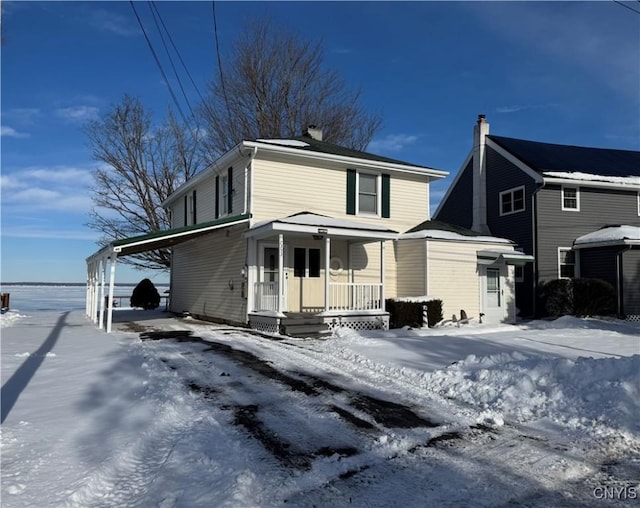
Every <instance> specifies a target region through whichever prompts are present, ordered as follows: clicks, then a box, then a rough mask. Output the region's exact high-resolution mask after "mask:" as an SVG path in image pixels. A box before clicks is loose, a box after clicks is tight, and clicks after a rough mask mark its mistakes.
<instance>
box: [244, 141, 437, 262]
mask: <svg viewBox="0 0 640 508" xmlns="http://www.w3.org/2000/svg"><path fill="white" fill-rule="evenodd" d="M253 167H254V174H253V185H254V189H255V192H254V194H253V209H252V218H253V219H254V220H255V221H256V222H258V221H262V220H273V219H277V218H282V217H286V216H289V215H292V214H294V213H299V212H301V211H308V212H312V213H318V214H322V215H328V216H330V217H334V218H337V219H347V220H351V221H357V222H362V223H365V224H376V225H381V224H384V226H385V227H388V228H389V229H392V230H395V231H398V232H403V231H407V230H408V229H410V228H412V227H413V226H415V225H416V224H418V223H420V222H422V221H424V220H426V219H427V218H429V208H428V202H427V201H428V186H429V184H428V182H427V177H426V176H422V175H413V174H396V173H390V175H391V177H390V178H391V182H390V190H391V195H390V202H391V210H392V211H391V217H390V218H386V219H383V218H380V217H377V216H372V215H364V214H363V215H356V216H353V215H347V213H346V208H345V201H346V183H345V182H346V171H347V167H346V166H345V165H340V164H334V163H331V162H324V163H323V164H322V166H321V167H320V166H306V165H300V164H295V163H293V162H292V161H291V160H290V159H288V158H285V157H281V158H278V159H275V158H273V159H269V160H265V159H261V158H260V152H258V157H257V158H256V159H255V160H254V164H253ZM390 250H392V249H390Z"/></svg>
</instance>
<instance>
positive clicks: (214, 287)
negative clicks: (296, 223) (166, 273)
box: [171, 226, 247, 323]
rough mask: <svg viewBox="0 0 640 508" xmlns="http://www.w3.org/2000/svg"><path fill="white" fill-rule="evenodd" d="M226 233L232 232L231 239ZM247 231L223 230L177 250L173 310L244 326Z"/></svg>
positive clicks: (172, 285)
mask: <svg viewBox="0 0 640 508" xmlns="http://www.w3.org/2000/svg"><path fill="white" fill-rule="evenodd" d="M226 231H229V232H230V233H229V236H227V233H226ZM245 231H246V227H241V226H237V227H232V228H229V229H226V228H225V229H221V230H218V231H215V232H213V233H211V234H208V235H204V236H202V237H199V238H197V239H195V240H192V241H189V242H185V243H183V244H180V245H176V246H175V247H174V248H173V266H172V271H173V273H172V284H171V310H172V311H173V312H177V313H181V312H184V311H187V312H190V313H191V314H193V315H196V316H203V317H207V318H211V319H219V320H224V321H229V322H236V323H244V322H245V318H246V316H245V312H246V299H245V298H243V297H242V270H243V268H244V264H245V262H246V245H247V242H246V240H245V238H244V236H243V234H244V232H245Z"/></svg>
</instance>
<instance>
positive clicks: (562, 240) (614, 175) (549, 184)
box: [434, 115, 640, 318]
mask: <svg viewBox="0 0 640 508" xmlns="http://www.w3.org/2000/svg"><path fill="white" fill-rule="evenodd" d="M434 219H436V220H441V221H445V222H449V223H453V224H458V225H460V226H463V227H467V228H470V229H472V230H474V231H478V232H480V233H483V234H490V235H493V236H498V237H502V238H508V239H510V240H513V241H514V242H516V244H517V246H518V248H519V249H521V250H523V251H524V252H525V253H526V254H530V255H533V256H534V257H535V263H533V264H529V265H526V266H524V267H522V268H518V269H517V272H516V305H517V306H518V308H519V309H520V315H521V316H534V315H539V314H540V313H541V311H542V309H540V308H539V307H540V303H539V301H538V300H539V298H538V297H539V288H540V287H541V285H543V284H544V283H545V282H547V281H550V280H553V279H557V278H565V277H566V278H570V277H580V276H584V277H596V276H597V278H602V279H605V280H609V281H610V282H611V283H612V284H613V285H614V287H616V290H617V293H618V313H619V315H621V316H627V317H630V318H632V317H633V316H640V290H639V288H638V286H639V285H640V245H638V240H640V238H634V235H637V231H638V229H637V227H638V226H640V152H638V151H631V150H612V149H603V148H587V147H577V146H568V145H557V144H550V143H540V142H535V141H527V140H522V139H514V138H507V137H502V136H493V135H489V124H488V123H487V122H486V120H485V117H484V115H480V116H479V117H478V122H477V125H476V126H475V128H474V144H473V149H472V150H471V152H470V153H469V155H468V156H467V158H466V160H465V161H464V164H463V165H462V167H461V169H460V171H459V172H458V174H457V176H456V178H455V180H454V181H453V183H452V185H451V187H450V188H449V190H448V192H447V194H446V195H445V197H444V198H443V200H442V201H441V203H440V206H439V207H438V209H437V210H436V212H435V214H434ZM608 226H631V228H629V229H624V230H623V231H624V232H625V233H624V234H622V235H621V236H620V235H618V236H617V237H616V239H615V240H610V241H609V242H608V243H606V244H601V245H599V246H598V247H597V248H596V247H594V245H597V244H596V243H593V244H588V243H582V244H579V243H578V244H575V243H574V242H575V241H576V239H578V238H579V237H583V236H585V235H589V234H592V233H593V234H596V232H597V231H599V230H601V229H602V228H605V227H608ZM618 233H620V230H618ZM625 234H626V235H627V236H628V235H629V234H630V235H631V237H630V238H625Z"/></svg>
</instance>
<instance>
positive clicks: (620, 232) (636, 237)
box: [573, 226, 640, 246]
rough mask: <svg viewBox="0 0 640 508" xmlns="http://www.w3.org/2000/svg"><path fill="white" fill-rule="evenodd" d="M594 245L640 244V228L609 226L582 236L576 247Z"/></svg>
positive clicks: (576, 241)
mask: <svg viewBox="0 0 640 508" xmlns="http://www.w3.org/2000/svg"><path fill="white" fill-rule="evenodd" d="M594 243H606V244H618V243H624V244H628V243H640V227H638V226H607V227H604V228H602V229H599V230H598V231H594V232H592V233H588V234H586V235H582V236H580V237H578V238H576V239H575V241H574V242H573V244H574V245H576V246H577V245H591V244H594Z"/></svg>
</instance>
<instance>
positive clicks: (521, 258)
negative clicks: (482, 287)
mask: <svg viewBox="0 0 640 508" xmlns="http://www.w3.org/2000/svg"><path fill="white" fill-rule="evenodd" d="M476 254H477V256H478V263H479V264H481V265H491V264H493V263H495V262H496V261H498V260H500V259H503V260H504V261H506V262H507V264H508V265H524V264H527V263H532V262H533V261H535V258H534V257H533V256H531V255H530V254H525V253H524V252H520V251H517V250H479V251H478V252H477V253H476Z"/></svg>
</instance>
